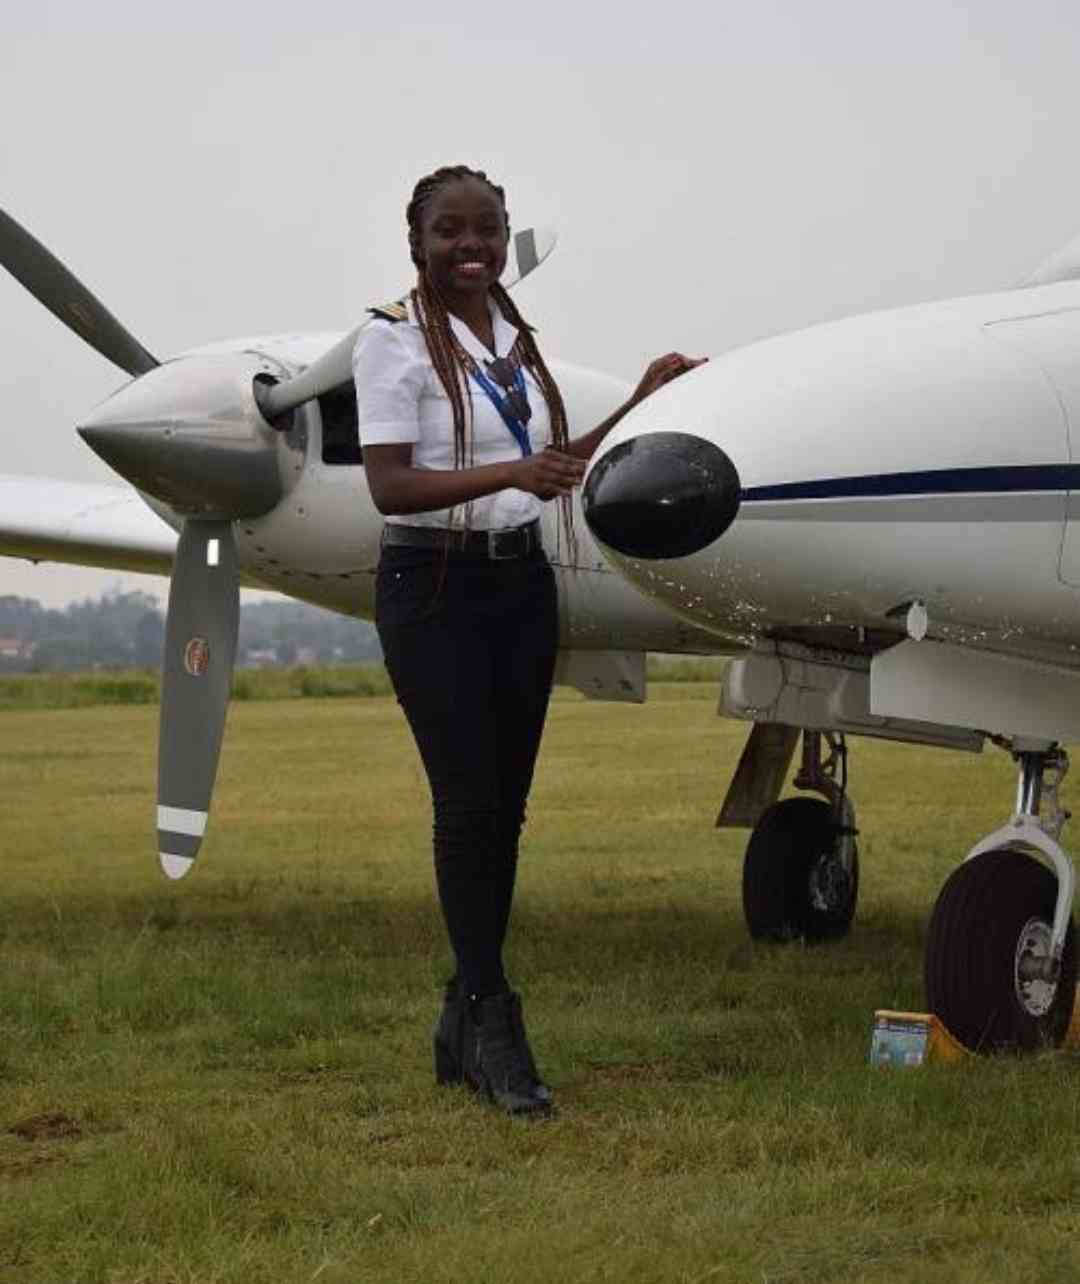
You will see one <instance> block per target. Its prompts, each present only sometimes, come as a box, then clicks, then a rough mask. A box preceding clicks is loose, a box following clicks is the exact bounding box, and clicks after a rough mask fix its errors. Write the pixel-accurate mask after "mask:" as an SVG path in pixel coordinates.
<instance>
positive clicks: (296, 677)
mask: <svg viewBox="0 0 1080 1284" xmlns="http://www.w3.org/2000/svg"><path fill="white" fill-rule="evenodd" d="M724 664H726V661H725V660H721V659H716V658H711V657H702V656H649V660H648V674H649V680H650V681H651V682H708V681H718V680H719V676H720V674H721V673H722V671H723V666H724ZM160 694H161V679H160V675H159V674H158V673H157V672H154V671H151V670H149V669H135V670H131V671H128V672H112V671H105V672H100V673H19V674H7V675H0V713H5V712H11V711H13V710H19V709H87V708H90V707H92V706H95V705H102V704H157V702H158V699H159V696H160ZM389 694H390V679H389V678H388V677H387V675H386V670H385V669H384V668H383V666H382V665H381V664H375V663H368V664H338V665H325V666H314V667H309V666H306V665H294V666H292V667H291V668H277V667H274V668H267V669H237V671H236V673H235V674H234V676H233V689H232V696H233V699H234V700H298V699H310V698H315V699H322V698H324V697H326V696H373V695H378V696H385V695H389Z"/></svg>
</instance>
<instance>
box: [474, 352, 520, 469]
mask: <svg viewBox="0 0 1080 1284" xmlns="http://www.w3.org/2000/svg"><path fill="white" fill-rule="evenodd" d="M468 366H469V373H470V374H471V375H472V377H473V378H474V379H475V380H476V382H477V383H478V384H479V385H480V387H481V388H482V389H483V390H484V392H485V393H486V394H487V399H488V401H490V402H491V404H492V405H493V406H494V407H495V409H496V410H497V411H498V412H499V414H500V415H501V416H502V421H503V423H504V424H506V426H507V428H509V429H510V432H511V435H512V436H513V438H514V440H515V441H516V442H517V444H518V445H519V446H520V447H521V453H522V455H531V454H532V443H531V442H530V441H529V433H528V429H527V428H526V427H525V425H524V424H523V423H522V422H521V420H520V419H518V418H517V416H516V415H513V414H511V413H510V407H509V406H508V405H507V404H506V402H505V401H504V400H503V399H502V397H500V396H499V390H498V388H496V387H495V385H494V384H493V383H492V382H491V380H490V379H489V378H488V377H487V375H486V374H484V372H483V371H482V370H481V369H480V367H479V366H478V365H477V364H476V362H475V361H473V360H472V359H471V358H470V360H469V363H468ZM514 388H515V389H516V390H517V391H518V392H519V393H520V394H521V395H522V396H523V397H525V396H527V395H528V394H527V393H526V391H525V376H524V374H523V373H522V371H521V367H520V366H518V368H517V369H516V370H515V371H514Z"/></svg>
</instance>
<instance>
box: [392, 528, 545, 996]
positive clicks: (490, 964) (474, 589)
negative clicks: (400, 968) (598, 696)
mask: <svg viewBox="0 0 1080 1284" xmlns="http://www.w3.org/2000/svg"><path fill="white" fill-rule="evenodd" d="M375 622H376V625H377V627H378V631H379V641H380V642H381V643H382V648H383V655H384V658H385V662H386V667H387V670H388V672H389V674H390V679H391V681H392V682H393V684H394V691H395V692H396V694H397V698H398V701H399V703H400V704H401V706H402V708H403V709H404V711H405V716H406V718H407V719H408V721H409V726H410V727H411V728H412V733H413V736H414V737H415V739H416V744H417V748H418V749H419V751H420V757H421V759H422V760H423V763H424V768H425V770H426V771H427V777H428V784H429V785H430V788H431V800H432V810H433V816H434V831H433V837H434V848H435V876H436V882H437V884H438V889H439V901H440V904H441V906H442V912H443V917H444V918H445V920H446V928H447V932H448V933H449V936H450V943H451V945H452V946H453V949H454V954H455V957H456V960H457V968H458V975H459V976H460V978H461V980H462V982H463V983H464V986H465V988H466V992H467V993H469V994H494V993H497V992H498V991H499V990H500V989H501V988H502V987H503V986H504V985H505V984H506V978H505V975H504V973H503V966H502V947H503V941H504V940H505V937H506V929H507V924H508V922H509V919H510V905H511V901H512V900H513V895H514V877H515V874H516V872H517V856H518V838H519V835H520V833H521V829H522V826H523V825H524V823H525V803H526V800H527V798H528V795H529V786H530V785H531V783H532V776H533V767H534V766H535V763H536V755H537V751H538V750H539V748H540V737H541V734H542V732H543V729H544V719H545V717H546V714H547V706H548V698H549V696H550V693H551V681H552V675H553V672H554V668H555V649H556V642H557V635H558V618H557V606H556V592H555V576H554V573H553V571H552V569H551V566H550V565H549V563H548V561H547V558H546V557H545V556H544V555H543V553H537V554H535V555H533V556H531V557H527V558H514V559H507V560H505V561H492V560H489V559H487V558H484V557H478V556H473V555H470V554H465V553H459V552H451V553H450V554H449V555H446V554H444V553H443V552H441V551H438V550H428V549H420V548H408V547H397V546H389V547H384V548H383V550H382V557H381V559H380V562H379V569H378V574H377V576H376V586H375Z"/></svg>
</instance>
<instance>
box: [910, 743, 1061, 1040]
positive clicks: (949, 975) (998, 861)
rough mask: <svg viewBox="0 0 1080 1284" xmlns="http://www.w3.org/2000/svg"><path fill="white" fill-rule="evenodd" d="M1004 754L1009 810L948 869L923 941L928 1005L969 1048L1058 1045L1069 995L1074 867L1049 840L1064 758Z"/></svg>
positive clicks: (1056, 826)
mask: <svg viewBox="0 0 1080 1284" xmlns="http://www.w3.org/2000/svg"><path fill="white" fill-rule="evenodd" d="M1013 756H1014V757H1015V758H1016V760H1017V764H1018V767H1019V784H1018V787H1017V798H1016V811H1015V813H1014V814H1013V817H1012V819H1011V820H1010V821H1009V823H1008V824H1006V825H1003V826H1002V828H1001V829H998V830H996V831H995V832H994V833H993V834H990V835H989V837H987V838H984V839H983V841H982V842H981V843H979V844H977V845H976V846H975V847H974V848H973V849H972V851H971V852H970V853H969V854H968V856H967V859H966V860H965V861H964V863H963V864H962V865H961V866H960V867H959V869H956V870H954V871H953V873H952V875H951V876H950V877H949V879H948V881H947V882H946V884H945V886H944V887H943V888H942V890H941V895H940V896H939V897H938V900H937V904H936V905H935V906H934V912H933V915H932V917H931V919H930V926H929V929H928V931H927V938H926V993H927V1001H928V1004H929V1007H930V1010H931V1011H932V1012H935V1013H936V1014H937V1016H938V1017H939V1018H940V1019H941V1020H942V1021H943V1022H944V1023H945V1025H946V1026H947V1027H948V1029H949V1030H950V1031H951V1032H952V1033H953V1034H954V1035H955V1036H956V1038H957V1039H959V1040H960V1042H961V1043H963V1044H964V1045H965V1046H966V1047H968V1048H970V1049H971V1050H972V1051H975V1052H995V1051H1002V1050H1008V1049H1023V1050H1031V1049H1034V1048H1040V1047H1055V1046H1057V1045H1058V1044H1060V1043H1061V1042H1062V1040H1063V1039H1064V1037H1065V1033H1066V1031H1067V1030H1068V1028H1069V1022H1070V1020H1071V1018H1072V1011H1073V1002H1074V999H1075V995H1076V934H1075V930H1074V928H1073V922H1072V901H1073V891H1074V887H1075V874H1074V871H1073V865H1072V861H1070V860H1069V858H1068V856H1067V855H1066V854H1065V852H1064V851H1063V850H1062V848H1061V847H1060V845H1059V844H1058V841H1057V840H1058V836H1059V835H1060V833H1061V829H1062V826H1063V825H1064V823H1065V821H1066V820H1067V819H1068V815H1069V813H1068V812H1066V811H1064V810H1063V809H1062V807H1061V806H1060V804H1059V802H1058V787H1059V785H1060V784H1061V781H1062V778H1063V777H1064V775H1065V773H1066V771H1067V770H1068V766H1069V760H1068V756H1067V755H1066V754H1065V752H1064V751H1063V750H1061V749H1058V748H1056V747H1052V748H1048V749H1041V750H1037V751H1028V750H1024V751H1019V752H1015V753H1014V755H1013Z"/></svg>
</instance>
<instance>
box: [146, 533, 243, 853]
mask: <svg viewBox="0 0 1080 1284" xmlns="http://www.w3.org/2000/svg"><path fill="white" fill-rule="evenodd" d="M239 621H240V572H239V567H238V559H237V555H236V541H235V539H234V537H233V530H232V523H231V522H227V521H203V520H196V519H189V520H188V521H187V522H185V523H184V528H183V530H182V531H181V532H180V542H179V544H178V545H177V549H176V560H175V562H174V564H173V574H172V583H171V584H170V586H169V611H168V616H167V618H166V621H165V655H164V660H163V663H162V690H161V730H160V736H159V743H158V819H157V828H158V852H159V854H160V857H161V867H162V869H164V871H165V873H166V874H167V875H168V876H169V877H170V878H183V876H184V875H185V874H186V873H187V872H188V870H189V869H190V868H191V865H192V862H193V861H194V859H195V856H196V854H197V853H198V850H199V846H200V844H201V843H202V838H203V834H204V833H205V831H206V820H207V816H208V814H209V811H210V796H211V794H212V793H213V791H214V777H215V776H216V775H217V765H218V755H219V753H220V751H221V737H222V733H223V731H224V729H225V713H226V710H227V708H228V703H229V690H230V687H231V685H232V673H233V662H234V660H235V658H236V635H237V627H238V625H239Z"/></svg>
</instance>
